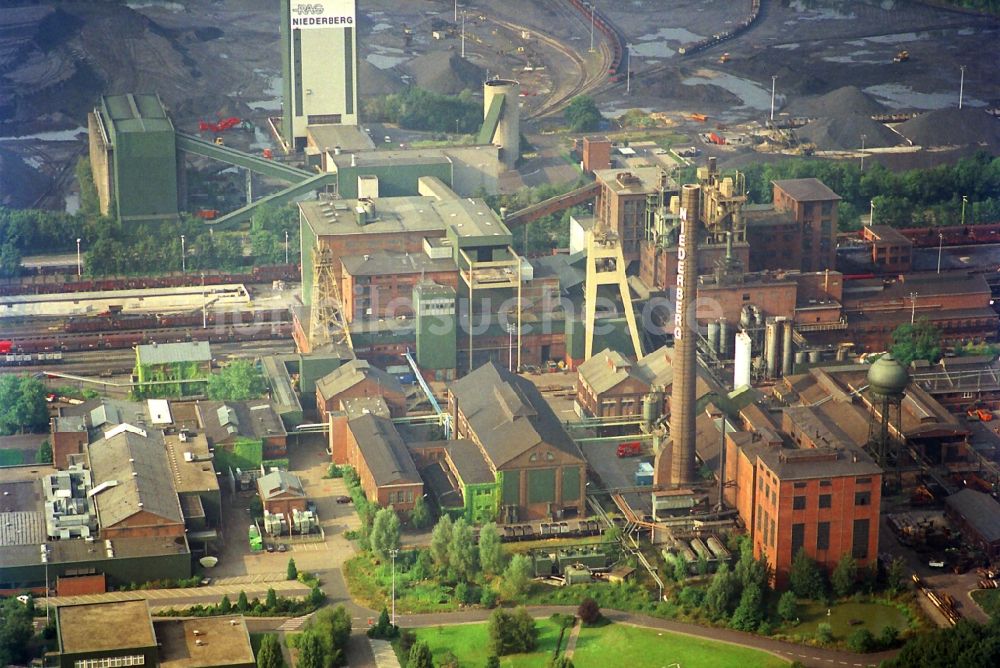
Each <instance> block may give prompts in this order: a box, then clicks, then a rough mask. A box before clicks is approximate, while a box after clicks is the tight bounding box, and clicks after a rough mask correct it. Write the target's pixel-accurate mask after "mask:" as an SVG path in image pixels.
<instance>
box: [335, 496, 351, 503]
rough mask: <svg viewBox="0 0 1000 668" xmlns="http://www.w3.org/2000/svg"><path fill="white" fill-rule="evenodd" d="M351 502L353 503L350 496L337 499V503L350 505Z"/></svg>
mask: <svg viewBox="0 0 1000 668" xmlns="http://www.w3.org/2000/svg"><path fill="white" fill-rule="evenodd" d="M350 502H351V497H349V496H338V497H337V503H350Z"/></svg>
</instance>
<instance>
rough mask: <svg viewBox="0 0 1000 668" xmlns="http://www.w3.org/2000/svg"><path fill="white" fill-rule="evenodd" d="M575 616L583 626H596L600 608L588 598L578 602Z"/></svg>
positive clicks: (599, 616)
mask: <svg viewBox="0 0 1000 668" xmlns="http://www.w3.org/2000/svg"><path fill="white" fill-rule="evenodd" d="M576 616H577V617H579V618H580V621H581V622H583V623H584V624H596V623H597V620H599V619H600V618H601V606H599V605H598V604H597V601H595V600H594V599H592V598H590V597H589V596H588V597H587V598H585V599H583V600H582V601H580V606H579V607H578V608H577V609H576Z"/></svg>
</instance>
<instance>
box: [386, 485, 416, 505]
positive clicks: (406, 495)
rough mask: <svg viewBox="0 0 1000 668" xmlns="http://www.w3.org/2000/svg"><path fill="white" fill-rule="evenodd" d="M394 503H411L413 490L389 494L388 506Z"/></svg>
mask: <svg viewBox="0 0 1000 668" xmlns="http://www.w3.org/2000/svg"><path fill="white" fill-rule="evenodd" d="M396 503H413V490H412V489H408V490H405V491H403V490H399V491H398V492H389V505H390V506H391V505H393V504H396Z"/></svg>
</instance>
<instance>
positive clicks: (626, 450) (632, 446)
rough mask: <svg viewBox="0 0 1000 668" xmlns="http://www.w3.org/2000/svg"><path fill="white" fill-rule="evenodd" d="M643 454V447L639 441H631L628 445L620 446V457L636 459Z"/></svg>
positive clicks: (622, 444)
mask: <svg viewBox="0 0 1000 668" xmlns="http://www.w3.org/2000/svg"><path fill="white" fill-rule="evenodd" d="M641 452H642V445H641V444H640V443H639V441H630V442H628V443H619V444H618V456H619V457H635V456H636V455H638V454H640V453H641Z"/></svg>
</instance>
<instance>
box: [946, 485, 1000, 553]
mask: <svg viewBox="0 0 1000 668" xmlns="http://www.w3.org/2000/svg"><path fill="white" fill-rule="evenodd" d="M944 502H945V503H946V504H948V506H949V507H951V508H953V509H954V510H955V512H957V513H958V514H960V515H961V516H962V517H964V518H965V521H966V522H968V523H969V524H970V525H971V526H972V528H973V529H974V530H975V531H976V533H978V534H979V535H980V536H982V538H983V540H985V541H986V542H988V543H994V542H996V541H1000V503H997V501H996V499H994V498H993V497H992V496H990V495H989V494H983V493H982V492H977V491H976V490H974V489H963V490H962V491H961V492H958V493H956V494H952V495H951V496H949V497H948V498H947V499H945V500H944Z"/></svg>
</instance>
